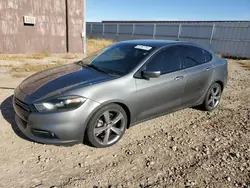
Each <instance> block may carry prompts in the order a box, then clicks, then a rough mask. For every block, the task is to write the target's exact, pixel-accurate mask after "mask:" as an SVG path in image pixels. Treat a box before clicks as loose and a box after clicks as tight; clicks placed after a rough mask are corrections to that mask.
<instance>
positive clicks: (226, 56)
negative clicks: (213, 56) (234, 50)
mask: <svg viewBox="0 0 250 188" xmlns="http://www.w3.org/2000/svg"><path fill="white" fill-rule="evenodd" d="M218 56H220V57H222V58H226V59H233V60H249V58H247V57H239V56H233V55H228V54H218Z"/></svg>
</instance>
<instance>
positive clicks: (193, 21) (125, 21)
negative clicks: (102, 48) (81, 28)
mask: <svg viewBox="0 0 250 188" xmlns="http://www.w3.org/2000/svg"><path fill="white" fill-rule="evenodd" d="M239 22H247V23H250V20H204V21H200V20H183V21H180V20H178V21H177V20H176V21H175V20H173V21H169V20H166V21H164V20H104V21H102V23H239Z"/></svg>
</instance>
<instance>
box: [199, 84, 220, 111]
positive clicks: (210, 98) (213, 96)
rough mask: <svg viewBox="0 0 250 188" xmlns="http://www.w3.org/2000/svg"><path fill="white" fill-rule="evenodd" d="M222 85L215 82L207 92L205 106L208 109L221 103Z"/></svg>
mask: <svg viewBox="0 0 250 188" xmlns="http://www.w3.org/2000/svg"><path fill="white" fill-rule="evenodd" d="M221 94H222V91H221V86H220V84H218V83H214V84H213V85H212V86H211V87H210V88H209V89H208V92H207V94H206V97H205V100H204V102H203V105H202V106H203V108H204V109H205V110H207V111H212V110H214V109H215V108H216V107H217V106H218V105H219V103H220V99H221Z"/></svg>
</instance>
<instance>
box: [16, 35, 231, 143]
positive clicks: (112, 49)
mask: <svg viewBox="0 0 250 188" xmlns="http://www.w3.org/2000/svg"><path fill="white" fill-rule="evenodd" d="M227 77H228V72H227V61H226V59H223V58H220V57H218V56H217V55H216V54H214V53H213V52H211V51H210V50H208V49H205V48H203V47H201V46H199V45H196V44H193V43H188V42H177V41H164V40H133V41H125V42H119V43H116V44H113V45H111V46H108V47H107V48H105V49H103V50H101V51H99V52H97V53H95V54H93V55H90V56H89V57H87V58H85V59H83V60H82V61H80V62H76V63H72V64H68V65H65V66H61V67H57V68H53V69H50V70H46V71H42V72H39V73H36V74H34V75H32V76H31V77H29V78H27V79H26V80H24V81H23V82H22V83H21V84H20V85H19V86H18V87H17V88H16V89H15V93H14V98H13V106H14V109H15V112H16V116H15V119H16V123H17V125H18V126H19V128H20V130H21V131H22V132H23V133H24V134H25V135H26V136H27V137H28V138H30V139H32V140H35V141H37V142H41V143H52V144H63V143H79V142H83V140H84V139H85V140H87V141H88V142H89V143H90V144H91V145H93V146H95V147H107V146H111V145H113V144H115V143H116V142H118V140H119V139H121V138H122V136H123V134H124V132H125V130H126V129H127V128H129V127H131V126H132V125H135V124H138V123H140V122H142V121H145V120H148V119H152V118H155V117H157V116H161V115H164V114H167V113H171V112H173V111H176V110H180V109H183V108H187V107H193V106H200V107H202V108H203V109H204V110H207V111H212V110H214V109H215V108H216V107H217V106H218V104H219V102H220V99H221V94H222V91H223V89H224V87H225V85H226V83H227Z"/></svg>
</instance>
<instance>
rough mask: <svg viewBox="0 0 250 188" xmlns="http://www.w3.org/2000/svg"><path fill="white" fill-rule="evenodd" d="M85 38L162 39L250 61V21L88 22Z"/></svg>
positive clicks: (120, 39) (121, 39) (118, 39)
mask: <svg viewBox="0 0 250 188" xmlns="http://www.w3.org/2000/svg"><path fill="white" fill-rule="evenodd" d="M86 32H87V35H88V36H89V37H93V38H108V39H112V40H116V41H123V40H131V39H166V40H180V41H190V42H195V43H198V44H201V45H203V46H205V47H207V48H209V49H211V50H213V51H215V52H217V53H220V54H224V55H228V56H237V57H242V58H250V21H136V20H135V21H133V20H132V21H103V22H99V23H98V22H88V23H87V27H86Z"/></svg>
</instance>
